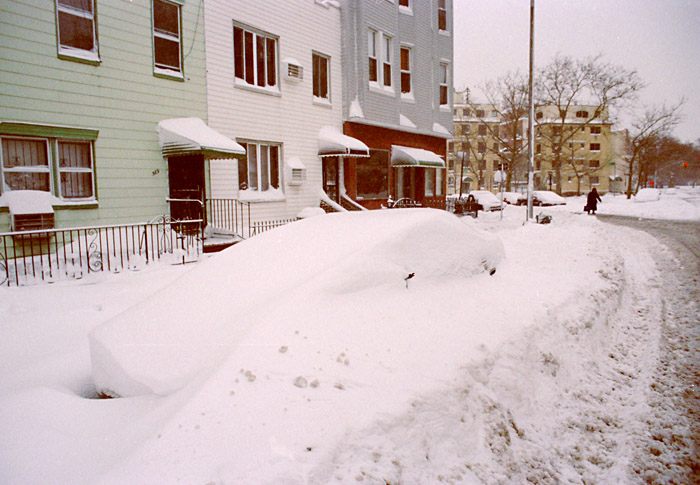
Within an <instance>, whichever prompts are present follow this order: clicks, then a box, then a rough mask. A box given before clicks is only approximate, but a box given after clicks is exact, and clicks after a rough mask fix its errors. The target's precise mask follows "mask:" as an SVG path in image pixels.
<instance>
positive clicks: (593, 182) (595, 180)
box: [588, 175, 600, 185]
mask: <svg viewBox="0 0 700 485" xmlns="http://www.w3.org/2000/svg"><path fill="white" fill-rule="evenodd" d="M588 180H589V181H590V182H591V185H598V184H600V177H598V176H597V175H589V176H588Z"/></svg>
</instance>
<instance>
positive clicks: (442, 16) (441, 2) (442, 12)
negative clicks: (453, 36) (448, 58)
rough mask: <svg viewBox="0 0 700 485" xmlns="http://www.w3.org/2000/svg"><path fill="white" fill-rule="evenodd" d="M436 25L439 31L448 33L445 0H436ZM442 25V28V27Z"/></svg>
mask: <svg viewBox="0 0 700 485" xmlns="http://www.w3.org/2000/svg"><path fill="white" fill-rule="evenodd" d="M437 24H438V25H437V27H438V31H439V32H445V33H449V31H450V30H449V28H448V27H449V26H448V24H449V22H448V19H447V0H437ZM443 27H444V28H443Z"/></svg>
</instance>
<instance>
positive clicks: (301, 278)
mask: <svg viewBox="0 0 700 485" xmlns="http://www.w3.org/2000/svg"><path fill="white" fill-rule="evenodd" d="M503 257H504V249H503V244H502V243H501V241H500V239H499V238H498V236H496V235H492V234H488V233H484V232H482V231H479V230H478V229H476V228H474V227H473V226H472V225H470V224H468V223H466V222H465V220H464V219H463V218H459V217H457V216H455V215H454V214H450V213H449V212H447V211H442V210H437V209H426V208H418V209H404V210H386V211H380V210H377V211H357V212H355V211H352V212H338V213H332V214H327V215H320V216H316V217H309V218H306V219H302V220H300V221H297V222H294V223H291V224H287V225H285V226H282V227H279V228H277V229H274V230H271V231H267V232H265V233H263V234H260V235H257V236H255V237H253V238H250V239H247V240H245V241H243V242H241V243H238V244H236V245H235V246H232V247H230V248H228V249H226V250H224V251H222V252H220V253H218V254H216V255H214V256H212V257H211V258H209V259H207V260H206V261H204V262H202V263H200V264H198V265H197V266H195V267H193V268H192V270H190V271H189V272H187V273H186V274H184V275H183V276H182V277H181V278H179V279H178V280H176V281H175V282H173V283H172V284H171V285H170V286H168V287H165V288H163V289H162V290H161V291H159V292H158V293H155V294H153V295H151V296H150V297H148V298H146V299H145V300H144V301H142V302H141V303H139V304H137V305H136V306H134V307H132V308H131V309H129V310H127V311H125V312H123V313H121V314H118V315H116V316H115V317H113V318H112V319H110V320H108V321H107V322H105V323H104V324H102V325H100V326H98V327H96V328H95V329H94V330H93V331H92V332H91V333H90V335H89V342H90V357H91V361H92V378H93V381H94V384H95V388H96V390H97V392H99V393H102V394H105V395H110V396H122V397H127V396H139V395H151V394H157V395H161V396H166V395H171V394H173V393H175V392H177V391H178V390H180V389H182V388H183V387H185V386H187V385H188V384H189V383H191V382H193V381H194V380H196V379H197V378H200V377H201V376H202V375H203V374H207V373H209V372H212V370H213V369H215V368H216V366H217V365H218V364H220V363H221V362H223V361H224V360H225V359H226V357H227V356H229V355H230V354H232V353H234V352H242V351H243V350H241V347H243V346H245V344H244V342H245V341H246V340H245V339H246V338H248V337H249V335H250V334H251V333H254V332H256V331H257V332H263V333H265V334H267V333H269V332H270V331H271V330H269V329H267V330H264V329H266V328H267V326H270V325H272V327H270V328H274V329H275V330H274V332H280V333H279V335H278V334H275V335H276V337H275V338H277V337H279V338H282V339H286V338H288V337H289V335H290V334H291V335H292V336H293V335H295V334H294V332H293V330H299V328H300V327H302V330H303V328H304V327H303V326H304V325H308V326H314V325H317V326H319V328H320V327H327V326H328V325H334V326H336V328H337V330H334V331H333V333H334V334H340V333H342V332H343V330H341V329H345V330H344V331H361V330H359V329H361V328H363V325H374V322H370V321H364V320H362V319H359V320H358V317H357V311H356V308H357V306H358V305H360V306H361V305H367V306H371V307H375V308H379V307H383V308H385V310H386V311H387V313H386V315H389V314H391V315H392V318H396V319H403V318H408V317H407V316H406V315H404V314H403V313H402V310H401V308H404V307H406V305H405V299H406V291H407V290H409V289H410V287H412V286H413V285H416V286H418V287H419V288H422V291H423V292H427V293H428V294H432V293H431V292H432V291H433V290H432V289H431V288H432V287H433V286H439V285H444V284H445V281H446V280H451V281H454V282H455V284H461V283H462V281H463V280H468V279H470V278H472V277H476V276H477V275H481V274H482V273H486V274H492V273H493V272H495V268H496V265H497V264H499V262H500V261H501V260H502V258H503ZM487 277H488V276H487ZM435 291H437V290H435ZM367 298H369V300H367ZM329 302H332V304H331V307H328V305H329ZM361 302H363V303H361ZM319 308H329V309H330V308H332V312H331V313H329V314H325V313H324V312H323V311H320V312H319ZM390 309H391V310H390ZM406 311H408V312H410V311H411V310H408V309H407V310H406ZM331 315H332V317H331ZM292 316H293V318H292ZM379 318H385V317H379ZM387 318H388V317H387ZM280 320H283V321H284V322H286V323H285V324H284V325H287V324H289V325H294V327H290V328H287V329H286V330H284V331H282V330H280V328H281V327H280V323H279V322H280ZM353 328H354V329H355V330H351V329H353ZM274 332H273V333H274ZM298 333H299V332H298V331H297V332H296V334H298ZM266 338H267V337H266ZM290 338H292V337H290ZM304 338H306V337H304ZM273 340H274V339H273ZM309 340H311V339H309ZM145 349H147V350H145ZM273 355H275V354H273ZM313 355H316V353H315V352H313ZM249 365H251V366H252V365H254V364H249ZM242 372H243V371H242ZM249 372H250V371H249ZM238 377H240V376H237V375H234V376H233V377H231V378H230V379H229V380H230V381H233V380H234V378H236V379H237V378H238ZM243 378H244V379H245V378H248V379H254V376H251V375H243Z"/></svg>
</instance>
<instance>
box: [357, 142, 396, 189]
mask: <svg viewBox="0 0 700 485" xmlns="http://www.w3.org/2000/svg"><path fill="white" fill-rule="evenodd" d="M355 164H356V165H355V170H356V194H357V200H383V199H386V198H387V197H388V196H389V194H390V186H389V182H390V175H389V173H390V164H391V151H390V150H385V149H374V148H370V150H369V157H363V158H358V159H357V161H356V162H355ZM368 172H369V174H368ZM369 175H374V176H378V177H380V178H381V180H374V179H372V177H370V176H369ZM370 182H371V183H373V184H374V185H375V186H377V188H379V189H380V191H379V192H376V193H370V192H368V191H366V189H367V188H368V187H369V186H370V185H371V183H370Z"/></svg>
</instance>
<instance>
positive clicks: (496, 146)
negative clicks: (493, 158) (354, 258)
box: [493, 142, 498, 153]
mask: <svg viewBox="0 0 700 485" xmlns="http://www.w3.org/2000/svg"><path fill="white" fill-rule="evenodd" d="M493 151H494V153H498V142H495V143H494V144H493Z"/></svg>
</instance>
